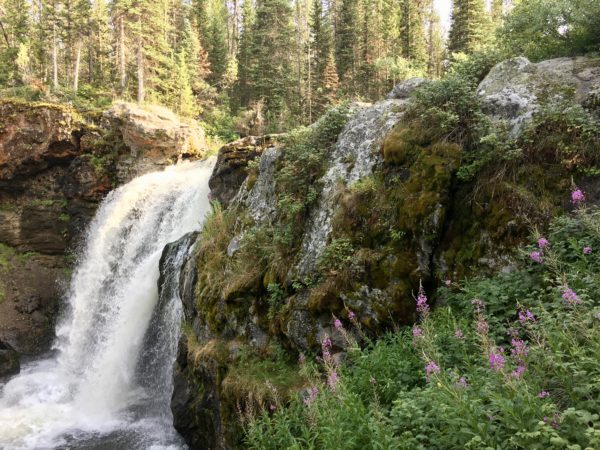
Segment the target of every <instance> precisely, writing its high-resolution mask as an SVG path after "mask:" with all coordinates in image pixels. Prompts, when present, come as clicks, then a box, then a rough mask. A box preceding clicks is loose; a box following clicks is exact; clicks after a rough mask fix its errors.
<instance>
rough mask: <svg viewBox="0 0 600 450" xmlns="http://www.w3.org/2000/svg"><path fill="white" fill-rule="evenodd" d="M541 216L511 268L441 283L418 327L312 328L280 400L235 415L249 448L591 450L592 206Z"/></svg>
mask: <svg viewBox="0 0 600 450" xmlns="http://www.w3.org/2000/svg"><path fill="white" fill-rule="evenodd" d="M583 197H584V195H583V193H582V192H581V191H580V190H574V191H573V195H572V201H573V203H575V204H576V206H577V208H576V210H575V212H573V213H572V214H570V215H565V216H563V217H560V218H557V219H555V220H554V221H553V223H552V225H551V226H550V228H549V230H548V232H547V233H546V235H545V236H541V235H540V234H539V233H538V232H535V233H534V235H533V238H532V241H533V242H534V244H532V245H529V246H527V247H525V248H523V249H522V251H521V252H520V255H521V257H520V259H519V263H518V265H517V267H515V268H514V270H513V271H512V272H510V273H502V274H498V275H495V276H492V277H487V278H475V279H472V280H469V281H466V282H463V283H461V284H460V285H459V284H457V283H452V282H451V281H448V282H447V284H446V285H445V286H444V287H442V288H440V289H439V291H438V293H437V302H438V305H439V306H438V307H437V308H435V309H433V310H432V309H431V308H430V305H429V303H428V300H427V298H426V297H425V295H424V293H423V292H422V291H421V292H420V294H419V296H418V297H417V300H416V301H417V311H418V312H419V317H420V320H419V322H418V323H417V324H416V325H414V326H413V327H412V329H410V328H400V329H397V330H396V331H395V332H393V333H390V334H388V335H386V336H385V337H384V338H382V339H381V340H379V341H377V342H370V341H368V340H366V341H364V342H363V345H361V346H359V345H357V343H356V341H355V340H354V338H353V337H352V336H354V335H360V334H361V333H360V326H359V324H358V323H357V322H356V320H355V319H354V314H353V313H352V312H351V311H348V312H347V315H346V316H345V317H347V318H348V320H347V321H346V323H345V324H344V323H342V321H341V320H340V319H338V318H335V317H334V318H333V319H332V320H333V324H334V327H335V328H336V329H337V330H338V331H340V332H341V333H342V334H343V335H344V336H346V339H347V344H348V351H347V355H346V360H345V362H343V363H340V362H339V358H336V357H334V356H332V355H331V354H330V350H331V340H330V339H329V338H328V337H325V338H324V339H323V342H322V351H321V353H320V355H319V356H318V357H317V360H315V361H310V360H307V359H305V358H304V357H302V358H301V362H302V370H303V371H304V372H305V373H306V374H307V376H308V378H309V379H310V380H311V387H310V388H308V389H305V390H303V391H302V392H300V393H299V395H298V396H297V397H296V398H295V399H293V400H292V401H291V402H290V403H283V402H281V403H277V404H275V405H273V406H272V407H271V408H268V409H265V410H263V411H262V412H257V413H256V414H254V415H248V414H247V415H245V416H244V417H243V420H244V424H245V431H246V435H245V443H246V445H247V446H248V447H249V448H253V449H279V448H296V449H300V448H306V449H311V448H314V449H317V448H319V449H458V448H460V449H463V448H464V449H488V448H489V449H492V448H493V449H592V448H599V447H600V416H599V412H600V381H599V380H600V366H599V365H598V360H597V358H598V355H599V354H600V277H599V276H598V273H599V269H600V258H599V257H598V253H597V252H598V249H600V210H599V209H597V208H594V209H590V208H586V207H585V206H584V202H583Z"/></svg>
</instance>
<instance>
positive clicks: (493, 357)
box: [490, 347, 506, 372]
mask: <svg viewBox="0 0 600 450" xmlns="http://www.w3.org/2000/svg"><path fill="white" fill-rule="evenodd" d="M503 353H504V349H503V348H502V347H500V348H499V349H498V351H495V350H493V351H492V352H491V353H490V368H491V369H492V370H495V371H496V372H498V371H500V370H502V369H503V368H504V365H505V364H506V360H505V359H504V356H503V355H502V354H503Z"/></svg>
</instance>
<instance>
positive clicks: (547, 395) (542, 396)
mask: <svg viewBox="0 0 600 450" xmlns="http://www.w3.org/2000/svg"><path fill="white" fill-rule="evenodd" d="M538 397H539V398H546V397H550V392H548V391H541V392H540V393H539V394H538Z"/></svg>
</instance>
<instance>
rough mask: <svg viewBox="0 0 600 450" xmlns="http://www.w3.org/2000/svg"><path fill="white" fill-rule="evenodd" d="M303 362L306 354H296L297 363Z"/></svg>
mask: <svg viewBox="0 0 600 450" xmlns="http://www.w3.org/2000/svg"><path fill="white" fill-rule="evenodd" d="M305 362H306V356H304V353H300V355H299V356H298V363H300V364H304V363H305Z"/></svg>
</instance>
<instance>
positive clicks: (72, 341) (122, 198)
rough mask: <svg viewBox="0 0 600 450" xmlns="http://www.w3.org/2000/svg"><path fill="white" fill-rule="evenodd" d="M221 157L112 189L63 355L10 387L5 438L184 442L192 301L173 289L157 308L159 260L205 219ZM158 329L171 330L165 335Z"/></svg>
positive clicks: (84, 444) (84, 262)
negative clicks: (180, 413)
mask: <svg viewBox="0 0 600 450" xmlns="http://www.w3.org/2000/svg"><path fill="white" fill-rule="evenodd" d="M213 165H214V161H204V162H199V163H183V164H180V165H177V166H174V167H170V168H168V169H167V170H165V171H163V172H156V173H151V174H147V175H144V176H141V177H139V178H136V179H135V180H133V181H131V182H130V183H129V184H127V185H125V186H122V187H121V188H119V189H117V190H115V191H113V192H112V193H111V194H110V195H109V196H108V197H107V198H106V199H105V200H104V202H103V203H102V205H101V206H100V208H99V210H98V212H97V214H96V217H95V218H94V220H93V221H92V223H91V225H90V227H89V230H88V235H87V240H86V244H85V247H84V248H83V251H82V253H81V255H80V258H79V262H78V264H77V267H76V270H75V272H74V274H73V277H72V282H71V286H70V289H69V292H68V294H67V300H68V302H67V303H68V311H67V312H66V313H65V314H64V319H63V320H62V321H61V322H60V323H59V325H58V326H57V330H56V342H55V345H54V347H55V352H54V356H53V357H51V358H48V359H45V360H41V361H38V362H35V363H32V364H29V365H26V366H25V367H24V368H23V369H22V371H21V373H20V374H19V375H18V376H16V377H15V378H13V379H11V380H10V381H9V382H8V383H6V385H5V386H4V387H3V388H2V390H1V392H0V448H2V449H7V450H8V449H48V448H61V449H63V448H64V449H67V448H69V449H70V448H77V449H101V448H102V449H111V450H113V449H114V450H116V449H128V450H129V449H148V448H154V449H158V448H181V447H182V446H183V444H182V442H181V440H180V438H179V436H178V435H177V434H176V433H175V431H174V430H173V427H172V422H171V416H170V410H169V405H168V399H169V398H170V395H171V391H172V385H171V377H170V375H171V372H170V370H171V367H172V364H173V362H174V358H175V349H176V342H177V339H178V336H179V318H180V314H181V309H180V308H181V305H180V304H179V302H176V301H170V300H169V299H161V304H160V305H159V307H158V308H157V302H158V288H157V281H158V278H159V260H160V257H161V253H162V251H163V248H164V246H165V245H166V244H167V243H169V242H172V241H175V240H177V239H179V238H181V237H182V236H183V235H184V234H186V233H189V232H191V231H194V230H198V229H199V228H200V226H201V221H202V219H203V217H204V215H205V214H206V212H207V211H208V209H209V201H208V192H209V188H208V178H209V177H210V174H211V172H212V167H213ZM175 257H177V256H175ZM157 315H159V316H160V317H157ZM153 316H154V317H153ZM151 321H152V327H155V326H156V327H158V328H159V330H158V331H157V330H149V325H150V323H151ZM157 337H158V338H160V339H166V340H168V342H163V341H161V342H160V345H157ZM148 380H154V382H152V383H149V382H148ZM157 381H158V382H157Z"/></svg>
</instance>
